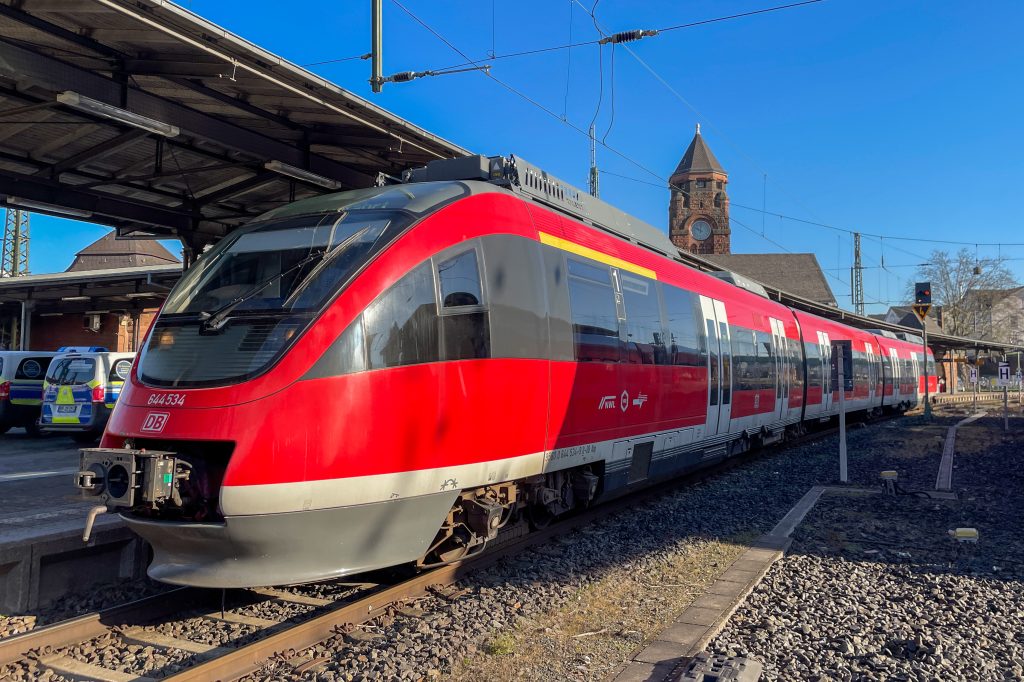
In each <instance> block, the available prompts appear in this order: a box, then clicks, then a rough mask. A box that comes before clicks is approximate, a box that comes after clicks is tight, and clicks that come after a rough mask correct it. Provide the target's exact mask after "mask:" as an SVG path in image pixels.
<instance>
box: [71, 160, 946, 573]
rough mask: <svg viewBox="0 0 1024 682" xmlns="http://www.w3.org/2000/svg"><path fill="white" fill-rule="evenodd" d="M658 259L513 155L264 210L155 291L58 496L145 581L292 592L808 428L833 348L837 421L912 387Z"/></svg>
mask: <svg viewBox="0 0 1024 682" xmlns="http://www.w3.org/2000/svg"><path fill="white" fill-rule="evenodd" d="M677 256H678V251H677V250H676V248H675V247H674V246H673V245H672V244H671V242H670V241H669V240H668V238H667V237H666V236H665V235H664V234H662V233H661V232H660V231H658V230H656V229H655V228H653V227H651V226H649V225H646V224H644V223H641V222H639V221H637V220H636V219H635V218H631V217H629V216H627V215H626V214H624V213H622V212H620V211H618V210H616V209H614V208H612V207H611V206H609V205H607V204H604V203H603V202H600V201H599V200H596V199H594V198H593V197H590V196H589V195H587V194H585V193H583V192H580V191H579V190H577V189H575V188H573V187H571V186H569V185H566V184H565V183H562V182H560V181H558V180H557V179H555V178H552V177H551V176H549V175H547V174H545V173H544V172H542V171H540V170H539V169H537V168H535V167H534V166H531V165H530V164H528V163H526V162H524V161H522V160H521V159H516V158H514V157H512V158H504V157H493V158H486V157H470V158H465V159H458V160H452V161H438V162H434V163H432V164H430V165H429V166H427V167H426V168H424V169H417V170H416V171H412V172H410V173H407V176H406V182H405V183H404V184H400V185H394V186H388V187H381V188H375V189H367V190H357V191H350V192H342V193H339V194H333V195H328V196H322V197H319V198H314V199H309V200H305V201H300V202H297V203H294V204H291V205H288V206H284V207H282V208H279V209H276V210H274V211H271V212H270V213H267V214H265V215H263V216H262V217H260V218H259V219H257V220H256V221H255V222H253V223H252V224H251V225H249V226H247V227H245V228H243V229H240V230H238V231H236V232H233V233H232V234H230V235H229V236H228V237H226V238H225V239H223V240H222V241H221V242H220V243H219V244H218V245H217V246H216V247H215V248H214V249H212V250H211V251H209V252H208V253H206V254H205V255H203V257H202V258H200V259H199V261H198V262H197V263H196V264H195V265H194V266H193V267H191V268H190V269H189V270H188V271H187V272H186V273H185V275H184V277H183V278H182V279H181V281H180V282H179V284H178V285H177V286H176V287H175V289H174V290H173V292H171V294H170V296H169V297H168V299H167V301H166V303H165V305H164V307H163V309H162V311H161V313H160V315H159V317H158V318H157V320H156V321H155V323H154V324H153V326H152V328H151V329H150V332H149V334H148V337H147V339H146V342H145V345H144V349H143V350H142V352H140V353H139V356H138V358H137V360H136V362H135V365H134V367H133V368H132V372H131V376H130V378H129V380H128V381H126V383H125V386H124V389H123V393H122V394H121V398H120V400H119V402H118V405H117V407H116V408H115V410H114V413H113V415H112V417H111V419H110V422H109V424H108V426H107V430H106V433H105V435H104V436H103V440H102V442H101V447H100V448H98V449H94V450H83V453H82V467H81V468H82V472H81V473H80V474H79V477H78V485H79V487H80V488H82V489H83V490H84V491H85V492H86V494H89V495H95V496H97V497H98V498H99V499H101V500H102V501H103V502H104V503H105V505H106V507H108V508H109V509H111V510H116V511H119V512H120V513H121V515H122V516H123V518H124V519H125V520H126V522H127V523H128V525H129V526H130V527H131V528H132V529H133V530H134V531H136V532H137V533H138V534H139V535H141V536H143V537H144V538H145V539H146V540H148V541H149V542H150V543H151V545H152V547H153V551H154V558H153V562H152V564H151V566H150V568H149V574H150V575H151V576H152V577H153V578H155V579H157V580H161V581H165V582H170V583H178V584H186V585H196V586H206V587H246V586H256V585H272V584H289V583H301V582H308V581H315V580H322V579H327V578H334V577H338V576H343V575H347V574H352V573H357V572H362V571H367V570H370V569H376V568H381V567H389V566H395V565H399V564H405V563H409V562H417V561H418V562H420V564H421V565H429V564H431V563H436V562H442V561H448V560H452V559H456V558H460V557H464V556H466V555H469V554H472V553H474V552H476V551H479V549H480V548H482V547H483V546H484V545H485V544H486V542H487V540H489V539H491V538H493V537H495V535H496V534H497V533H498V532H499V529H500V528H502V527H503V526H505V524H507V523H509V521H510V520H511V519H515V520H516V522H517V523H522V522H523V519H526V520H529V521H530V522H532V523H533V524H534V525H542V524H544V523H546V522H547V521H548V520H550V519H551V518H553V517H557V516H559V515H560V514H564V513H566V512H568V511H570V510H572V509H574V508H578V507H581V506H585V505H589V504H592V503H595V502H597V501H600V500H601V499H606V498H608V497H611V496H614V495H617V494H620V493H621V492H623V491H626V490H629V489H632V488H634V487H638V486H643V485H646V484H647V483H648V482H651V481H653V480H656V479H663V478H666V477H671V476H677V475H679V474H681V473H683V472H686V471H688V470H692V469H694V468H696V467H699V466H702V465H705V464H707V463H709V462H713V461H717V460H719V459H721V458H724V457H727V456H730V455H733V454H736V453H739V452H743V451H745V450H747V449H749V448H752V447H757V446H759V445H763V444H767V443H770V442H774V441H777V440H780V439H782V438H783V437H784V436H785V435H787V434H792V433H794V432H798V431H799V430H801V429H802V428H803V425H804V423H806V422H818V421H822V420H826V419H828V418H829V417H830V416H832V415H835V414H837V412H838V409H839V399H838V391H837V389H836V387H835V386H833V385H832V381H831V376H830V375H831V373H830V371H829V366H830V356H831V342H833V341H837V340H845V339H849V340H850V341H852V347H853V367H852V376H853V390H852V391H847V392H846V394H845V403H846V408H847V410H848V411H850V412H877V411H880V410H882V409H884V408H891V409H906V408H908V407H911V406H914V405H916V404H917V403H918V402H919V401H920V400H921V395H922V392H923V388H924V387H923V385H922V384H921V376H922V375H923V374H924V369H925V368H924V365H923V363H924V362H925V361H927V362H928V363H929V364H931V363H932V356H931V354H930V353H929V354H928V356H927V359H925V358H924V357H923V356H922V347H921V344H920V342H910V341H906V340H901V339H898V338H895V337H894V336H893V335H892V334H887V335H883V334H882V333H871V332H868V331H863V330H859V329H854V328H852V327H847V326H844V325H842V324H839V323H837V322H833V321H830V320H826V319H823V318H821V317H816V316H814V315H811V314H808V313H805V312H800V311H796V310H793V309H791V308H787V307H786V306H784V305H781V304H779V303H777V302H774V301H772V300H769V299H768V298H767V296H765V295H762V294H763V289H762V290H761V291H760V293H759V292H758V287H757V285H754V284H753V283H750V282H743V281H740V284H741V285H743V286H737V285H736V284H734V283H732V282H730V281H726V280H727V279H729V278H728V277H726V279H723V278H720V277H716V276H713V275H712V274H707V273H703V272H699V271H697V270H695V269H693V268H691V267H688V266H686V265H684V264H682V263H681V262H679V261H678V260H677V259H676V258H677ZM847 371H850V370H849V369H848V370H847ZM931 375H932V376H934V371H932V372H931ZM100 509H102V507H101V508H100Z"/></svg>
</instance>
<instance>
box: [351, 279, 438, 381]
mask: <svg viewBox="0 0 1024 682" xmlns="http://www.w3.org/2000/svg"><path fill="white" fill-rule="evenodd" d="M363 328H364V330H365V333H366V351H367V369H380V368H383V367H399V366H401V365H414V364H419V363H423V362H436V361H437V360H438V359H440V355H441V350H440V345H441V344H440V337H439V334H438V322H437V306H436V303H435V302H434V273H433V270H432V268H431V266H430V263H429V262H427V263H423V264H422V265H420V266H419V267H417V268H416V269H414V270H412V271H411V272H410V273H409V274H407V275H406V276H405V277H403V278H402V279H400V280H398V281H397V282H395V283H394V284H393V285H391V287H390V288H389V289H388V290H387V291H385V292H384V293H383V294H381V295H380V296H379V297H378V298H377V300H375V301H374V302H373V303H371V304H370V305H369V306H367V308H366V311H365V312H364V313H363Z"/></svg>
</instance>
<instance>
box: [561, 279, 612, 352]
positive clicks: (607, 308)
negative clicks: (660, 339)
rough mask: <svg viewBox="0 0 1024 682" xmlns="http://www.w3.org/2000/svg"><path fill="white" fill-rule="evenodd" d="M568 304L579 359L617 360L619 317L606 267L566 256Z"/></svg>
mask: <svg viewBox="0 0 1024 682" xmlns="http://www.w3.org/2000/svg"><path fill="white" fill-rule="evenodd" d="M569 307H570V309H571V312H572V329H573V343H574V345H575V346H576V359H577V360H579V361H580V362H618V361H619V320H618V315H617V314H616V310H615V290H614V289H613V288H612V279H611V272H610V271H609V269H608V267H607V266H604V265H601V266H594V265H589V264H587V263H582V262H580V261H577V260H573V259H569Z"/></svg>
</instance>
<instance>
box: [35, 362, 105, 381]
mask: <svg viewBox="0 0 1024 682" xmlns="http://www.w3.org/2000/svg"><path fill="white" fill-rule="evenodd" d="M94 378H96V360H94V359H93V358H61V359H60V360H58V361H57V362H55V363H53V364H52V365H50V371H49V372H48V373H47V375H46V380H47V381H49V382H50V383H51V384H57V385H59V386H70V385H72V384H75V385H78V384H87V383H89V382H90V381H92V380H93V379H94Z"/></svg>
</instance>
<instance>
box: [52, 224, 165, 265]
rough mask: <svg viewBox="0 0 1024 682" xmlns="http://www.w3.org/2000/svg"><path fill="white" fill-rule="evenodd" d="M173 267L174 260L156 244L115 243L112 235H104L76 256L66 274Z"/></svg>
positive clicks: (159, 244) (130, 240)
mask: <svg viewBox="0 0 1024 682" xmlns="http://www.w3.org/2000/svg"><path fill="white" fill-rule="evenodd" d="M175 263H178V259H177V258H175V257H174V255H173V254H171V252H170V251H168V250H167V249H165V248H164V247H163V244H161V243H159V242H157V241H156V240H153V239H117V238H116V235H115V233H114V232H108V233H107V234H105V235H104V236H102V237H100V238H99V239H97V240H96V241H94V242H93V243H92V244H90V245H89V246H87V247H85V248H84V249H82V250H81V251H79V252H78V253H76V254H75V260H74V262H73V263H71V267H69V268H68V272H74V271H78V270H105V269H108V268H133V267H138V266H143V265H172V264H175Z"/></svg>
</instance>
